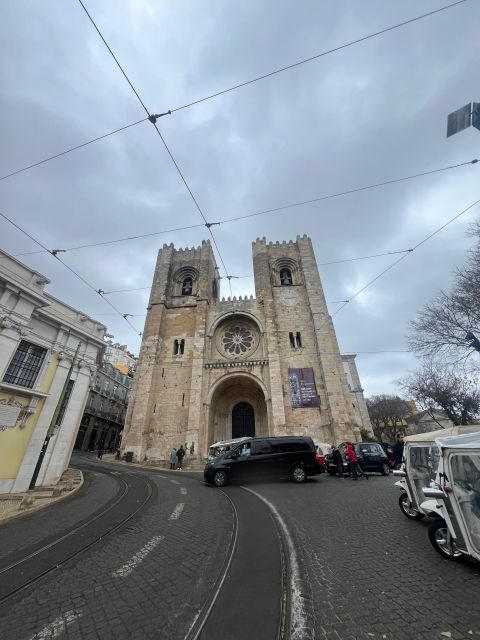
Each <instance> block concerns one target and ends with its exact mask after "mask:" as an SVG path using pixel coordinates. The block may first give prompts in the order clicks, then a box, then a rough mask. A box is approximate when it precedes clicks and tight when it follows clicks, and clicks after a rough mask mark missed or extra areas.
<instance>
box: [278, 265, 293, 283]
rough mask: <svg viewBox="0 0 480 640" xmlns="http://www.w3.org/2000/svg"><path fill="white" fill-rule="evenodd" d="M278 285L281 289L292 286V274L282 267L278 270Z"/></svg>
mask: <svg viewBox="0 0 480 640" xmlns="http://www.w3.org/2000/svg"><path fill="white" fill-rule="evenodd" d="M280 284H281V285H282V287H286V286H289V285H291V284H293V279H292V272H291V271H290V269H287V267H283V268H282V269H280Z"/></svg>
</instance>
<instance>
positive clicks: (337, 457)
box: [332, 445, 345, 479]
mask: <svg viewBox="0 0 480 640" xmlns="http://www.w3.org/2000/svg"><path fill="white" fill-rule="evenodd" d="M332 462H333V464H335V465H336V466H337V471H338V477H339V478H344V479H345V476H344V475H343V458H342V454H341V453H340V451H339V450H338V447H336V446H335V445H332Z"/></svg>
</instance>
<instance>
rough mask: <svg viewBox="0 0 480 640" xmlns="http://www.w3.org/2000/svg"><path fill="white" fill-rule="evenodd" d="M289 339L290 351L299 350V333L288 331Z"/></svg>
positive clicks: (300, 337)
mask: <svg viewBox="0 0 480 640" xmlns="http://www.w3.org/2000/svg"><path fill="white" fill-rule="evenodd" d="M288 337H289V338H290V346H291V347H292V349H301V347H302V336H301V335H300V332H299V331H290V333H289V334H288Z"/></svg>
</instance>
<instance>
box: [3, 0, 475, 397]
mask: <svg viewBox="0 0 480 640" xmlns="http://www.w3.org/2000/svg"><path fill="white" fill-rule="evenodd" d="M85 4H86V6H87V8H88V9H89V10H90V11H91V14H92V16H93V17H94V19H95V20H96V22H97V24H98V26H99V28H100V29H101V30H102V31H103V34H104V36H105V38H106V39H107V41H108V42H109V44H110V46H111V47H112V49H113V51H114V52H115V53H116V55H117V57H118V58H119V60H120V61H121V63H122V65H123V67H124V68H125V70H126V72H127V74H128V75H129V76H130V78H131V80H132V82H133V84H134V85H135V87H136V88H137V90H138V92H139V94H140V95H141V97H142V99H143V101H144V102H145V104H146V105H147V107H148V109H149V110H150V111H151V112H154V113H158V112H163V111H166V110H168V109H172V110H173V109H175V108H177V107H180V106H183V105H185V104H187V103H189V102H191V101H193V100H196V99H198V98H202V97H204V96H207V95H209V94H212V93H215V92H216V91H220V90H222V89H225V88H227V87H230V86H232V85H235V84H237V83H240V82H243V81H246V80H249V79H251V78H253V77H256V76H259V75H262V74H265V73H268V72H269V71H271V70H273V69H276V68H279V67H282V66H285V65H289V64H291V63H294V62H296V61H297V60H300V59H303V58H307V57H309V56H313V55H315V54H318V53H320V52H322V51H325V50H327V49H330V48H333V47H336V46H338V45H341V44H344V43H347V42H349V41H351V40H355V39H357V38H360V37H362V36H364V35H367V34H369V33H372V32H375V31H378V30H380V29H383V28H385V27H388V26H391V25H394V24H396V23H398V22H402V21H404V20H407V19H409V18H412V17H414V16H417V15H420V14H422V13H426V12H428V11H431V10H434V9H437V8H439V7H441V6H443V5H445V4H448V0H444V2H440V1H439V0H422V1H421V2H418V0H403V1H402V2H397V1H394V0H361V2H359V1H358V0H323V1H322V2H318V1H314V0H304V1H302V2H298V1H293V0H282V1H280V2H278V0H275V1H274V0H244V1H243V2H227V1H226V0H225V1H223V2H222V1H219V0H210V1H209V2H206V1H204V2H194V1H193V0H190V1H188V0H187V1H184V2H178V1H174V0H164V1H163V2H159V1H157V0H96V2H93V1H92V0H85ZM0 12H1V19H0V41H1V43H2V45H1V46H2V55H1V57H0V66H1V77H2V94H3V100H2V105H1V118H0V135H1V149H2V152H1V158H0V175H1V176H3V175H5V174H7V173H10V172H12V171H14V170H16V169H20V168H22V167H24V166H26V165H29V164H31V163H34V162H37V161H39V160H41V159H43V158H45V157H47V156H50V155H53V154H56V153H58V152H60V151H62V150H64V149H67V148H69V147H72V146H75V145H77V144H81V143H82V142H85V141H87V140H89V139H92V138H94V137H97V136H100V135H103V134H104V133H107V132H109V131H112V130H114V129H116V128H119V127H122V126H124V125H127V124H130V123H132V122H135V121H137V120H140V119H142V118H143V117H145V113H144V112H143V110H142V108H141V106H140V104H139V103H138V101H137V99H136V98H135V96H134V94H133V93H132V91H131V89H130V87H129V86H128V84H127V83H126V81H125V79H124V78H123V76H122V75H121V73H120V71H119V70H118V68H117V67H116V65H115V63H114V61H113V60H112V58H111V57H110V55H109V54H108V52H107V50H106V49H105V46H104V45H103V43H102V42H101V40H100V38H99V36H98V34H97V33H96V32H95V31H94V29H93V27H92V25H91V23H90V22H89V20H88V18H87V16H86V15H85V13H84V11H83V10H82V8H81V6H80V4H79V3H78V2H77V0H63V1H62V2H59V1H58V0H57V1H54V0H15V2H8V3H3V5H2V7H1V9H0ZM479 21H480V3H479V2H478V1H477V0H468V1H467V2H464V3H463V4H460V5H459V6H456V7H453V8H451V9H448V10H446V11H444V12H441V13H438V14H435V15H433V16H431V17H427V18H425V19H422V20H419V21H417V22H414V23H413V24H409V25H406V26H404V27H402V28H399V29H396V30H393V31H390V32H388V33H385V34H383V35H381V36H379V37H376V38H372V39H370V40H367V41H365V42H362V43H359V44H357V45H355V46H351V47H349V48H346V49H343V50H341V51H339V52H336V53H333V54H331V55H327V56H325V57H322V58H320V59H317V60H314V61H312V62H309V63H307V64H304V65H301V66H298V67H295V68H293V69H290V70H288V71H285V72H283V73H280V74H277V75H274V76H272V77H269V78H267V79H265V80H262V81H259V82H255V83H253V84H250V85H248V86H246V87H243V88H240V89H238V90H236V91H232V92H230V93H227V94H225V95H222V96H219V97H217V98H214V99H211V100H207V101H205V102H202V103H201V104H197V105H195V106H192V107H190V108H185V109H181V110H179V111H176V112H174V113H173V114H172V115H171V116H167V117H165V118H162V119H161V120H159V122H158V124H159V126H160V128H161V131H162V133H163V135H164V136H165V139H166V141H167V143H168V145H169V147H170V149H171V151H172V153H173V155H174V156H175V158H176V160H177V162H178V164H179V166H180V167H181V169H182V171H183V173H184V175H185V177H186V179H187V181H188V183H189V184H190V186H191V189H192V191H193V193H194V194H195V196H196V198H197V200H198V202H199V204H200V206H201V208H202V210H203V211H204V212H205V215H206V217H207V219H208V220H209V221H217V220H224V219H228V218H233V217H236V216H241V215H243V214H249V213H253V212H256V211H261V210H264V209H270V208H274V207H278V206H281V205H284V204H289V203H294V202H298V201H304V200H309V199H312V198H316V197H319V196H322V195H325V194H331V193H335V192H340V191H344V190H348V189H352V188H355V187H361V186H364V185H369V184H373V183H377V182H381V181H385V180H389V179H392V178H398V177H403V176H408V175H411V174H415V173H419V172H424V171H429V170H432V169H436V168H440V167H445V166H448V165H452V164H457V163H461V162H466V161H469V160H472V159H473V158H475V157H478V156H479V155H480V151H479V143H480V131H477V130H476V129H473V128H470V129H468V130H466V131H463V132H462V133H460V134H458V135H456V136H453V137H451V138H449V139H446V136H445V133H446V115H447V114H448V113H449V112H451V111H454V110H455V109H457V108H458V107H461V106H463V105H464V104H466V103H468V102H469V101H471V100H478V101H480V93H479V92H480V89H479V85H478V27H479ZM479 166H480V163H479V164H477V165H470V166H466V167H462V168H457V169H452V170H450V171H446V172H442V173H437V174H434V175H430V176H427V177H422V178H417V179H415V180H409V181H405V182H401V183H398V184H394V185H388V186H384V187H380V188H378V189H373V190H368V191H364V192H360V193H355V194H351V195H347V196H344V197H339V198H335V199H332V200H325V201H321V202H317V203H313V204H309V205H304V206H299V207H295V208H291V209H287V210H283V211H281V212H279V213H274V214H268V215H263V216H258V217H255V218H251V219H247V220H243V221H238V222H231V223H225V224H222V225H221V226H217V227H213V229H214V232H215V236H216V239H217V242H218V245H219V248H220V251H221V253H222V256H223V258H224V260H225V263H226V266H227V269H228V270H229V272H230V274H233V275H237V276H249V274H251V273H252V266H251V242H252V240H254V239H255V238H256V237H257V236H266V237H267V239H268V240H273V241H275V240H284V239H285V240H289V239H292V240H293V239H295V236H296V235H297V234H303V233H307V234H308V235H310V237H311V238H312V241H313V244H314V248H315V252H316V256H317V261H318V263H319V265H321V264H322V263H325V262H332V261H335V260H342V259H346V258H356V257H360V256H368V255H372V254H377V253H384V252H387V251H397V250H403V249H408V248H410V247H412V246H414V245H415V244H416V243H418V242H419V241H421V240H422V239H423V238H424V237H426V236H427V235H428V234H430V233H431V232H433V231H434V230H435V229H436V228H438V227H439V226H440V225H441V224H443V223H444V222H446V221H447V220H449V219H450V218H452V217H453V216H454V215H456V214H457V213H459V212H460V211H462V210H463V209H464V208H466V207H467V206H468V205H470V204H471V203H472V202H474V201H475V200H477V199H478V198H480V179H479V176H480V174H479V171H480V168H479ZM0 206H1V209H0V210H1V211H3V213H5V214H6V215H8V216H9V217H11V218H12V219H14V220H15V221H16V223H17V224H19V225H21V226H22V227H23V228H24V229H25V230H27V231H29V232H30V233H31V234H33V235H34V236H35V237H37V238H38V239H39V240H40V241H41V242H42V243H43V244H45V245H46V246H47V247H49V248H51V249H53V248H67V247H73V246H76V245H82V244H90V243H93V242H102V241H105V240H112V239H116V238H122V237H125V236H132V235H138V234H141V233H153V232H157V231H162V230H168V229H173V228H176V227H181V226H189V225H195V224H199V223H201V222H202V220H201V217H200V215H199V213H198V211H197V210H196V208H195V206H194V204H193V202H192V200H191V198H190V196H189V195H188V193H187V191H186V189H185V187H184V185H183V183H182V182H181V180H180V178H179V176H178V174H177V173H176V170H175V168H174V166H173V165H172V163H171V160H170V159H169V157H168V155H167V153H166V152H165V149H164V148H163V146H162V144H161V141H160V139H159V137H158V136H157V135H156V133H155V131H154V129H153V126H152V125H151V124H150V123H149V122H145V123H142V124H139V125H137V126H135V127H131V128H129V129H127V130H125V131H122V132H120V133H118V134H116V135H114V136H111V137H109V138H107V139H105V140H103V141H100V142H96V143H94V144H91V145H89V146H87V147H85V148H82V149H80V150H78V151H75V152H73V153H70V154H68V155H66V156H63V157H61V158H58V159H56V160H53V161H51V162H48V163H46V164H43V165H41V166H39V167H36V168H33V169H31V170H29V171H25V172H23V173H20V174H17V175H15V176H13V177H10V178H8V179H5V180H3V181H1V182H0ZM479 212H480V207H477V208H474V209H472V211H471V212H469V213H467V214H465V215H464V216H462V217H461V218H460V219H459V220H458V221H456V222H455V223H453V224H452V225H450V226H449V227H447V228H446V229H445V230H444V231H442V232H441V233H440V234H438V235H437V236H435V237H434V238H432V240H430V241H429V242H427V243H425V244H424V245H422V247H420V248H419V249H418V250H417V251H415V252H414V253H413V254H411V255H410V256H409V257H408V258H407V259H405V260H403V261H402V262H401V263H400V264H399V265H398V267H395V268H394V269H392V270H391V271H390V272H389V273H387V274H386V275H385V276H384V277H382V278H381V279H379V280H378V282H376V283H375V284H374V285H373V286H372V287H370V288H368V289H367V290H366V291H365V292H364V293H363V294H362V295H360V296H358V297H357V298H355V300H352V302H350V303H349V304H348V305H346V306H345V307H344V308H343V309H342V310H341V311H340V312H339V313H338V314H336V315H335V317H334V321H335V326H336V329H337V334H338V339H339V343H340V348H341V349H342V351H343V352H345V353H347V352H368V351H387V352H388V351H393V352H400V353H376V354H372V353H370V354H369V353H359V355H358V358H357V364H358V368H359V371H360V376H361V379H362V383H363V385H364V387H365V391H366V394H367V395H370V394H373V393H385V392H387V393H388V392H392V391H395V389H396V384H395V381H396V380H397V379H398V378H399V377H400V376H401V375H403V374H404V373H405V372H406V371H408V370H409V369H412V368H414V367H415V359H414V358H413V356H412V355H411V354H409V353H402V351H404V350H405V349H406V343H405V334H406V331H407V326H408V321H409V320H410V319H412V318H413V317H414V316H415V313H416V311H417V310H418V309H420V308H421V307H422V305H423V304H424V303H425V302H426V301H427V300H428V299H429V298H430V297H431V296H432V295H433V294H434V293H435V292H436V291H437V290H438V289H440V288H442V287H448V284H449V282H450V278H451V271H452V269H453V267H454V266H455V265H457V264H461V262H462V261H463V259H464V257H465V251H466V250H467V249H468V247H469V242H470V241H469V239H468V238H467V237H466V235H465V232H466V228H467V225H468V223H469V222H470V221H471V220H472V219H473V218H474V217H475V216H478V215H479ZM207 237H208V235H207V230H206V229H205V228H204V227H203V228H202V227H198V228H194V229H191V230H188V231H177V232H171V233H165V234H162V235H158V236H152V237H150V238H146V239H139V240H133V241H129V242H121V243H116V244H112V245H107V246H103V247H97V248H88V249H82V250H76V251H71V252H67V253H65V254H62V259H64V260H65V262H66V263H68V264H69V265H70V266H71V267H72V268H74V269H75V270H77V271H78V272H79V273H80V274H81V275H82V276H83V277H85V278H86V279H87V280H88V281H89V282H91V283H92V285H94V286H95V287H97V288H101V289H103V290H104V291H111V290H117V289H131V288H137V287H148V286H149V284H150V282H151V277H152V272H153V268H154V264H155V259H156V252H157V250H158V248H159V247H160V246H161V245H162V244H163V243H164V242H168V243H170V242H173V243H175V245H176V246H177V247H185V246H193V245H198V244H199V243H200V242H201V240H202V239H204V238H207ZM0 247H1V248H2V249H4V250H6V251H7V252H9V253H12V254H14V255H18V254H20V253H25V252H31V251H36V250H37V249H38V247H37V246H36V245H35V244H34V243H33V242H32V241H31V240H29V239H28V238H27V237H25V236H24V235H22V234H21V233H19V232H18V231H17V230H15V229H14V228H13V227H12V226H11V225H9V224H8V223H6V222H5V221H3V220H0ZM397 258H398V255H390V256H385V257H381V258H376V259H370V260H360V261H354V262H345V263H342V264H335V265H324V266H320V274H321V277H322V280H323V285H324V288H325V293H326V296H327V300H328V301H329V302H330V303H331V304H330V311H331V313H334V312H335V310H336V309H338V308H339V307H340V305H339V304H338V303H336V301H339V300H346V299H348V298H350V297H351V296H352V294H354V293H355V292H356V291H358V290H359V289H361V288H362V287H363V285H364V284H366V283H367V282H369V281H370V280H371V279H372V278H374V277H375V276H376V275H377V274H378V273H380V272H381V271H382V270H383V269H385V268H386V267H388V265H389V264H391V263H392V262H393V261H394V260H395V259H397ZM19 259H21V260H23V261H24V262H25V263H26V264H28V265H29V266H31V267H33V268H35V269H38V270H39V271H41V272H42V273H44V274H45V275H47V276H48V277H49V278H50V279H51V280H52V283H51V284H50V285H49V287H48V291H49V292H50V293H52V294H53V295H55V296H57V297H59V298H61V299H62V300H64V301H65V302H67V303H69V304H71V305H72V306H75V307H77V308H79V309H81V310H82V311H84V312H86V313H88V314H89V315H91V316H93V317H95V318H97V319H98V320H100V321H102V322H103V323H105V324H106V325H107V326H108V330H109V332H110V333H112V334H114V336H115V339H116V340H118V341H119V342H121V343H125V344H127V345H128V346H129V348H130V349H131V350H132V351H134V352H135V353H138V350H139V345H140V338H139V337H138V335H136V333H135V331H133V330H132V329H131V328H130V327H129V325H128V324H127V323H126V322H125V321H124V320H123V319H122V318H120V317H119V316H116V315H115V314H114V312H113V311H112V309H111V308H110V307H109V306H108V305H107V304H106V303H105V302H104V301H103V300H102V298H101V297H100V296H98V295H97V294H95V293H94V292H92V291H91V290H89V289H88V288H87V287H85V285H84V284H82V283H81V282H80V281H79V280H77V279H76V278H75V277H74V276H73V275H72V274H71V273H69V272H68V271H67V270H66V269H65V268H64V267H63V266H62V265H61V264H59V263H58V262H57V261H56V260H55V259H54V258H53V257H52V256H50V255H49V254H45V253H40V254H31V255H23V256H22V257H21V258H19ZM217 262H218V263H219V264H220V261H219V259H218V258H217ZM223 283H224V285H223V288H222V294H223V295H225V296H226V295H228V287H227V283H226V280H223ZM232 286H233V293H234V295H237V296H238V295H244V294H252V293H254V289H253V279H252V278H250V277H245V278H241V279H235V280H232ZM108 298H109V300H111V302H112V303H113V304H115V305H116V306H117V307H118V308H119V309H120V310H121V311H122V313H131V314H134V317H133V318H131V321H132V323H133V324H134V325H135V327H136V328H137V330H138V331H141V330H142V327H143V322H144V315H142V314H145V307H146V304H147V301H148V289H144V290H142V291H137V292H130V293H114V294H111V295H109V296H108Z"/></svg>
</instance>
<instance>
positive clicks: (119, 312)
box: [0, 211, 139, 334]
mask: <svg viewBox="0 0 480 640" xmlns="http://www.w3.org/2000/svg"><path fill="white" fill-rule="evenodd" d="M0 216H1V217H2V218H3V219H4V220H6V221H7V222H9V223H10V224H11V225H12V226H14V227H15V228H16V229H18V231H20V232H21V233H23V234H24V235H26V236H27V237H28V238H30V240H32V242H34V243H35V244H37V245H38V246H39V247H42V249H44V250H45V251H47V253H49V254H50V255H51V256H52V257H54V258H56V259H57V260H58V262H60V263H61V264H63V266H64V267H65V268H66V269H68V270H69V271H70V272H71V273H73V275H74V276H75V277H77V278H78V279H79V280H81V281H82V282H83V283H84V284H85V285H86V286H87V287H88V288H89V289H92V291H95V293H97V294H98V295H99V296H100V297H101V298H102V299H103V300H105V302H106V303H107V304H108V305H109V307H111V308H112V309H113V310H114V311H115V312H116V313H117V314H118V315H120V316H121V317H122V318H123V319H124V320H125V321H126V322H127V323H128V324H129V325H130V327H131V328H132V329H133V330H134V331H135V333H137V334H138V333H139V331H138V329H137V328H136V327H134V326H133V324H132V323H131V322H130V321H129V319H128V317H126V316H127V315H128V314H123V313H122V312H121V311H120V310H119V309H117V307H116V306H115V305H114V304H112V303H111V302H110V300H108V299H107V298H104V297H103V294H102V291H101V289H95V287H94V286H93V285H92V284H90V282H88V281H87V280H85V278H84V277H83V276H81V275H80V274H79V273H78V272H77V271H75V270H74V269H72V267H70V266H69V265H68V264H66V263H65V262H63V260H61V259H60V258H59V257H58V255H57V254H56V253H54V252H53V251H50V250H49V249H47V247H46V246H45V245H44V244H42V243H41V242H40V241H39V240H37V238H35V237H34V236H32V235H31V234H30V233H28V231H25V229H23V228H22V227H21V226H20V225H18V224H17V223H16V222H14V221H13V220H12V219H11V218H9V217H8V216H6V215H5V214H4V213H2V212H1V211H0Z"/></svg>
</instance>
